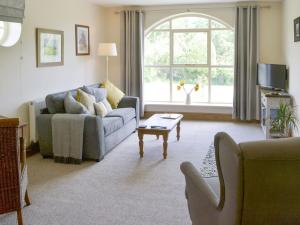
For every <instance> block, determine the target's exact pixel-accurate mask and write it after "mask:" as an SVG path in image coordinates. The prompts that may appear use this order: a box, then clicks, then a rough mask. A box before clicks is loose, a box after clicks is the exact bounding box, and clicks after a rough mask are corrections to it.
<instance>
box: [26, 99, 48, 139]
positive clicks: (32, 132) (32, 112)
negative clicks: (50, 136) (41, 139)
mask: <svg viewBox="0 0 300 225" xmlns="http://www.w3.org/2000/svg"><path fill="white" fill-rule="evenodd" d="M43 108H46V103H45V100H43V99H38V100H34V101H31V102H29V136H30V142H34V143H36V142H37V141H38V133H37V125H36V117H37V116H38V115H39V114H41V110H42V109H43Z"/></svg>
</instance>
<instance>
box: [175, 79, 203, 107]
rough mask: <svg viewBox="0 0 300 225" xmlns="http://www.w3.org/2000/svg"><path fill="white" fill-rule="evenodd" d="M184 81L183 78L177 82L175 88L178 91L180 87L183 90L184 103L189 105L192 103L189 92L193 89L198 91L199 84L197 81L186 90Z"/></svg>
mask: <svg viewBox="0 0 300 225" xmlns="http://www.w3.org/2000/svg"><path fill="white" fill-rule="evenodd" d="M184 85H185V81H184V80H181V81H180V82H179V84H178V85H177V90H178V91H180V90H181V89H183V90H184V92H185V94H186V98H185V104H186V105H190V104H191V103H192V100H191V94H192V92H193V91H194V90H195V91H199V89H200V85H199V84H198V83H196V84H195V86H194V87H193V88H192V89H191V90H190V91H187V90H186V88H185V86H184Z"/></svg>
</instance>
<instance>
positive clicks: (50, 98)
mask: <svg viewBox="0 0 300 225" xmlns="http://www.w3.org/2000/svg"><path fill="white" fill-rule="evenodd" d="M70 92H71V94H72V96H73V97H75V96H76V90H71V91H70ZM67 93H68V92H67V91H64V92H60V93H55V94H50V95H47V97H46V106H47V108H48V111H49V113H51V114H54V113H65V112H66V110H65V106H64V101H65V98H66V96H67Z"/></svg>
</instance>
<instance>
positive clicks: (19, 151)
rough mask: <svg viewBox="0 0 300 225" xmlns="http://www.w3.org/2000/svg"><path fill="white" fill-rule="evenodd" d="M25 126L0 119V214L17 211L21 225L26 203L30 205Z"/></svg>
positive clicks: (17, 122) (17, 120)
mask: <svg viewBox="0 0 300 225" xmlns="http://www.w3.org/2000/svg"><path fill="white" fill-rule="evenodd" d="M25 126H26V125H20V123H19V119H1V118H0V214H3V213H8V212H13V211H17V216H18V224H19V225H22V224H23V220H22V208H23V206H24V203H25V204H26V205H30V201H29V197H28V192H27V184H28V178H27V163H26V148H25V139H24V127H25Z"/></svg>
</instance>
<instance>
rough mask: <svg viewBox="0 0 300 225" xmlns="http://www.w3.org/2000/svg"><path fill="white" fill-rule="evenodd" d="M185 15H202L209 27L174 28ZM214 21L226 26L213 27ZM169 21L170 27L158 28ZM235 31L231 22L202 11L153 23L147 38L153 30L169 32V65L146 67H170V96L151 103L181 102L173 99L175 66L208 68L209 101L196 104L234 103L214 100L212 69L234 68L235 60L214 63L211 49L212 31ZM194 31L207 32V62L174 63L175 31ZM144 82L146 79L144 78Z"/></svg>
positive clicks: (150, 66)
mask: <svg viewBox="0 0 300 225" xmlns="http://www.w3.org/2000/svg"><path fill="white" fill-rule="evenodd" d="M183 17H200V18H205V19H207V20H208V28H193V29H190V28H188V29H172V27H173V26H172V23H173V20H174V19H177V18H183ZM212 21H215V22H218V23H220V24H222V25H223V26H224V28H213V27H212ZM166 22H169V28H168V29H156V27H159V26H161V25H162V24H164V23H166ZM222 30H224V31H232V32H235V31H234V28H233V27H232V26H230V25H229V24H227V23H225V22H224V21H221V20H220V19H217V18H215V17H211V16H208V15H204V14H201V13H183V14H177V15H175V16H171V17H167V18H165V19H163V20H160V21H159V22H157V23H155V24H153V25H152V26H151V27H149V28H148V29H147V30H146V31H145V36H144V37H145V38H146V37H147V36H148V35H149V34H150V33H151V32H153V31H155V32H156V31H158V32H169V40H170V41H169V42H170V44H169V45H170V46H169V48H170V49H169V57H170V58H169V64H168V65H146V63H144V68H157V69H168V71H169V73H170V74H169V75H170V78H169V79H170V84H169V85H170V87H169V89H170V90H169V91H170V93H169V94H170V97H169V100H168V101H147V102H149V103H153V102H159V103H180V102H178V101H174V100H173V86H172V85H173V71H172V70H173V69H174V68H207V69H208V77H207V78H208V101H207V102H194V103H196V104H203V103H204V104H224V105H232V104H233V103H224V102H212V101H211V99H212V97H211V96H212V94H211V91H212V90H211V89H212V86H211V85H212V69H218V68H229V69H234V62H233V65H213V64H212V62H211V53H212V52H211V50H212V45H211V44H212V31H222ZM192 32H196V33H197V32H198V33H206V34H207V64H174V33H192ZM143 83H144V80H143Z"/></svg>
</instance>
